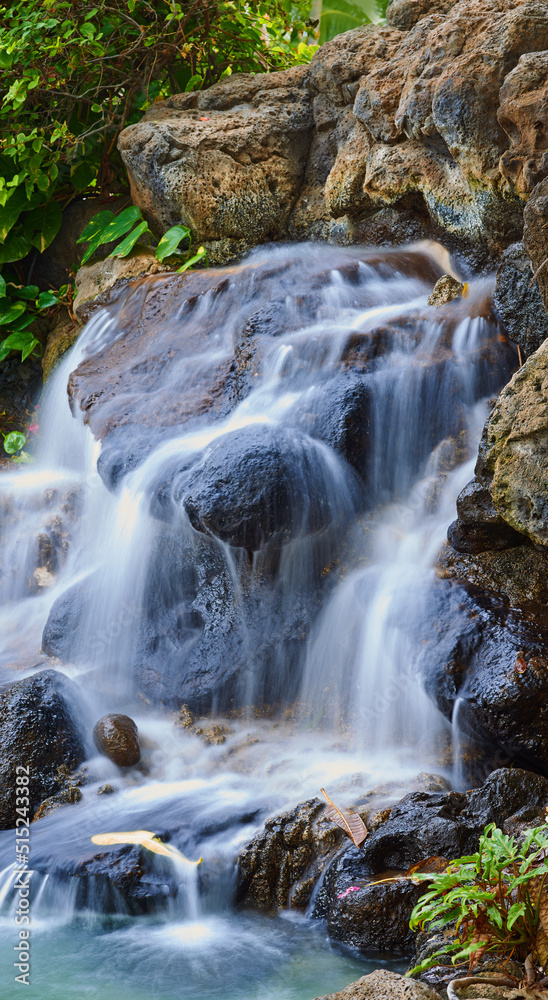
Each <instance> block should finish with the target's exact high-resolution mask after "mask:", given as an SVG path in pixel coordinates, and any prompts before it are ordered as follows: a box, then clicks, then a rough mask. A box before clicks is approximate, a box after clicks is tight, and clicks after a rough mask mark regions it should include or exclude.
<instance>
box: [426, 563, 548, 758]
mask: <svg viewBox="0 0 548 1000" xmlns="http://www.w3.org/2000/svg"><path fill="white" fill-rule="evenodd" d="M425 599H426V601H427V613H426V615H425V618H424V626H421V628H420V629H419V631H420V634H421V636H422V640H421V666H420V669H421V670H422V672H423V677H424V684H425V688H426V690H427V692H428V694H429V695H430V697H432V698H433V700H434V701H435V702H436V704H437V705H438V706H439V708H440V709H441V710H442V712H443V713H444V714H445V715H446V716H447V717H448V718H449V719H450V718H451V717H452V713H453V709H454V706H455V702H456V699H457V698H459V699H460V701H459V712H458V725H459V727H460V728H461V730H462V731H463V732H464V733H465V734H467V735H469V736H470V737H472V738H473V739H475V740H476V741H477V742H478V743H479V744H480V745H483V746H484V747H488V748H489V747H490V748H491V752H495V749H494V748H498V751H499V752H500V753H501V754H502V755H503V758H504V759H505V760H506V761H507V762H510V761H515V762H516V763H517V762H521V763H522V764H525V765H526V766H530V767H532V768H533V769H534V770H538V771H540V772H542V773H546V772H547V771H548V766H547V761H548V706H547V704H546V697H545V687H546V671H547V670H548V623H546V621H544V623H543V622H542V620H541V618H539V616H538V611H539V609H538V608H537V609H536V612H537V613H536V614H535V616H534V617H533V616H531V614H527V613H525V612H524V611H523V610H522V611H520V610H519V609H513V608H512V607H511V606H510V605H509V602H508V601H507V600H505V599H503V598H501V597H500V596H497V595H495V594H490V593H489V592H488V591H481V590H478V589H477V588H473V587H470V586H468V587H465V586H463V585H459V584H457V583H451V582H447V581H446V582H444V583H441V582H440V583H439V584H438V585H437V586H435V587H433V588H432V589H431V591H430V592H429V594H428V595H427V596H426V597H425Z"/></svg>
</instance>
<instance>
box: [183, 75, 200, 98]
mask: <svg viewBox="0 0 548 1000" xmlns="http://www.w3.org/2000/svg"><path fill="white" fill-rule="evenodd" d="M202 83H203V80H202V77H201V76H200V75H199V74H198V73H195V74H194V76H191V77H190V80H189V81H188V83H187V85H186V87H185V94H188V93H190V91H191V90H199V89H200V87H201V86H202Z"/></svg>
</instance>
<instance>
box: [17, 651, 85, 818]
mask: <svg viewBox="0 0 548 1000" xmlns="http://www.w3.org/2000/svg"><path fill="white" fill-rule="evenodd" d="M78 714H79V708H78V691H77V689H76V687H75V685H74V684H73V682H72V681H70V680H69V679H68V678H67V677H65V675H64V674H61V673H59V672H57V671H55V670H43V671H41V672H40V673H37V674H32V675H31V676H30V677H26V678H25V679H24V680H22V681H16V682H15V683H14V684H9V685H8V686H6V687H3V688H1V689H0V829H1V830H8V829H9V828H10V827H12V826H15V822H16V818H17V815H18V814H17V802H16V796H17V795H21V796H28V799H29V803H28V812H27V813H26V814H25V813H24V812H23V813H22V812H20V813H19V815H20V816H24V815H28V818H29V819H32V816H33V815H34V812H35V810H36V809H37V807H38V806H39V805H40V803H41V802H42V801H43V800H44V799H46V798H48V797H49V796H51V795H54V794H55V793H57V792H59V791H60V790H61V788H62V785H63V778H62V771H63V769H64V768H68V769H69V770H73V769H74V768H75V767H77V766H78V764H80V763H81V761H82V760H83V759H84V757H85V756H86V754H85V749H84V744H83V741H82V738H81V735H80V727H79V725H78V723H77V721H76V720H77V716H78ZM60 768H61V772H60V771H59V769H60ZM18 776H19V778H18ZM27 778H28V783H27Z"/></svg>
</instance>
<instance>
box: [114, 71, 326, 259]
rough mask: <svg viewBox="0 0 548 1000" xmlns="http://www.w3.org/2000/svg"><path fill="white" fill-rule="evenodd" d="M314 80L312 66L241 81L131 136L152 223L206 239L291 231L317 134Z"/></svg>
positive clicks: (255, 239)
mask: <svg viewBox="0 0 548 1000" xmlns="http://www.w3.org/2000/svg"><path fill="white" fill-rule="evenodd" d="M305 78H306V69H305V68H304V67H295V68H294V69H289V70H285V71H283V72H280V73H269V74H265V75H262V74H258V75H253V74H245V73H244V74H240V73H238V74H234V75H233V76H231V77H229V78H226V79H224V80H221V81H220V82H219V83H217V84H215V86H213V87H211V88H210V89H209V90H206V91H204V92H199V93H195V94H194V93H193V94H177V95H174V96H173V97H170V98H168V100H167V101H163V102H160V103H159V104H157V105H156V106H155V107H154V108H151V109H150V112H149V113H148V114H147V115H145V117H144V118H143V119H142V121H141V122H139V123H138V124H137V125H132V126H130V127H129V128H127V129H124V132H123V133H122V135H121V137H120V143H119V148H120V152H121V155H122V159H123V160H124V163H125V165H126V167H127V170H128V173H129V177H130V181H131V189H132V197H133V200H134V202H135V203H136V204H138V205H139V206H140V207H141V209H142V211H143V214H144V215H145V218H147V219H148V220H149V221H150V222H151V223H152V224H153V225H154V226H155V228H156V229H160V230H164V229H167V228H168V227H169V226H172V225H174V224H179V223H181V222H183V223H184V224H185V225H188V226H189V227H190V228H191V229H192V232H193V233H194V234H195V237H196V239H198V240H205V239H214V240H218V239H223V238H232V239H237V240H242V239H244V240H246V241H247V242H248V243H249V244H250V245H253V244H256V243H263V242H265V241H266V240H268V239H272V238H275V237H276V236H279V235H281V234H283V232H284V229H285V226H286V224H287V219H288V216H289V213H290V211H291V209H292V207H293V203H294V201H295V198H296V197H297V194H298V192H299V189H300V186H301V182H302V176H303V173H304V168H305V165H306V161H307V156H308V147H309V143H310V136H311V133H312V127H313V118H312V107H311V101H310V94H309V92H308V89H307V88H306V87H305ZM160 164H161V166H160ZM153 177H154V179H155V181H154V183H152V184H151V179H152V178H153Z"/></svg>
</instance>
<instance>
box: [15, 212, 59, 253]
mask: <svg viewBox="0 0 548 1000" xmlns="http://www.w3.org/2000/svg"><path fill="white" fill-rule="evenodd" d="M62 221H63V213H62V211H61V206H60V205H59V204H58V202H56V201H50V202H48V204H47V205H46V207H45V208H35V209H34V211H32V212H27V214H26V216H25V220H24V222H23V235H24V236H25V237H26V238H27V239H28V240H30V242H31V243H32V245H33V246H34V247H36V249H37V250H39V251H40V253H43V252H44V250H46V249H47V248H48V247H49V245H50V243H52V242H53V240H54V239H55V237H56V236H57V233H58V232H59V230H60V228H61V223H62Z"/></svg>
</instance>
